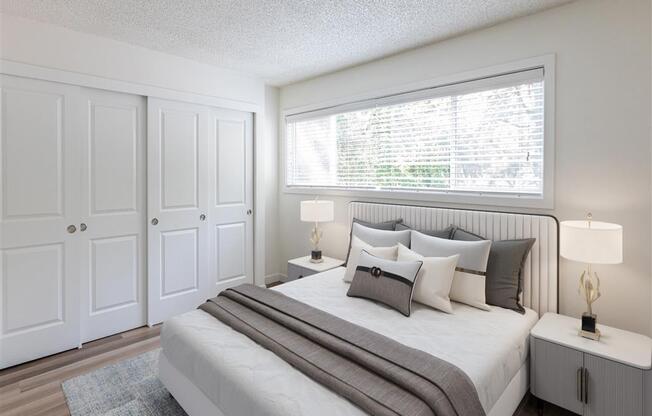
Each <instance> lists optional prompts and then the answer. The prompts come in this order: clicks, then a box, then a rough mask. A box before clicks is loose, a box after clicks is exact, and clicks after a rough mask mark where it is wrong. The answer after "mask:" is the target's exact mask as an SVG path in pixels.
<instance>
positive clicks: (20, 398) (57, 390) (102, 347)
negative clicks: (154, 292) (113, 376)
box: [0, 326, 161, 416]
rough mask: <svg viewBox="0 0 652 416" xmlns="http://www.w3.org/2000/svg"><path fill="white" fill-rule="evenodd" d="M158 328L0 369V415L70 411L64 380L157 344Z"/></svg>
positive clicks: (58, 414) (30, 415)
mask: <svg viewBox="0 0 652 416" xmlns="http://www.w3.org/2000/svg"><path fill="white" fill-rule="evenodd" d="M160 332H161V328H160V326H155V327H152V328H148V327H142V328H137V329H134V330H131V331H127V332H123V333H121V334H117V335H113V336H110V337H107V338H102V339H99V340H97V341H93V342H89V343H87V344H84V345H83V346H82V348H81V349H75V350H70V351H66V352H62V353H60V354H56V355H52V356H50V357H45V358H42V359H40V360H35V361H30V362H29V363H25V364H21V365H18V366H15V367H10V368H8V369H6V370H2V371H0V415H2V416H18V415H20V416H45V415H47V416H64V415H70V412H69V411H68V405H67V404H66V399H65V397H64V395H63V390H62V389H61V383H62V382H63V381H64V380H67V379H69V378H72V377H75V376H78V375H81V374H84V373H87V372H89V371H93V370H95V369H97V368H101V367H104V366H106V365H109V364H112V363H115V362H117V361H121V360H124V359H126V358H130V357H133V356H136V355H139V354H142V353H144V352H147V351H150V350H153V349H155V348H158V347H159V346H160V340H159V334H160Z"/></svg>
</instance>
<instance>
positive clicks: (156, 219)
mask: <svg viewBox="0 0 652 416" xmlns="http://www.w3.org/2000/svg"><path fill="white" fill-rule="evenodd" d="M157 224H158V218H156V217H154V218H152V225H157Z"/></svg>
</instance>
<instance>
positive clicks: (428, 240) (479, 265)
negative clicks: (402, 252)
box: [411, 230, 491, 311]
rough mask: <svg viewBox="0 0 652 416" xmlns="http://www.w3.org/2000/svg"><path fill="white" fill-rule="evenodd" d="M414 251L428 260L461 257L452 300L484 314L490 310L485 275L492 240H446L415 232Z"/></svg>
mask: <svg viewBox="0 0 652 416" xmlns="http://www.w3.org/2000/svg"><path fill="white" fill-rule="evenodd" d="M411 248H412V250H413V251H415V252H417V253H419V254H421V255H422V256H425V257H448V256H452V255H455V254H459V255H460V258H459V260H458V261H457V267H456V270H455V276H454V277H453V284H452V286H451V291H450V295H449V296H450V298H451V300H454V301H457V302H460V303H465V304H467V305H469V306H473V307H475V308H478V309H482V310H485V311H489V310H491V308H489V305H487V302H486V295H485V286H486V279H485V273H486V271H487V261H488V260H489V250H491V240H481V241H461V240H447V239H444V238H437V237H432V236H429V235H425V234H422V233H420V232H418V231H414V230H413V231H412V245H411Z"/></svg>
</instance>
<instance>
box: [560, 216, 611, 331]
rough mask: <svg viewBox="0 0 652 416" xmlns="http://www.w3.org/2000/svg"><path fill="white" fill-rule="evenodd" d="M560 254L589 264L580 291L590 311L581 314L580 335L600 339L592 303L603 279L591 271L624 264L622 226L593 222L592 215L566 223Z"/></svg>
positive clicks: (562, 228)
mask: <svg viewBox="0 0 652 416" xmlns="http://www.w3.org/2000/svg"><path fill="white" fill-rule="evenodd" d="M559 244H560V254H561V256H562V257H564V258H566V259H568V260H573V261H578V262H582V263H586V265H587V266H586V270H584V271H583V272H582V274H581V276H580V287H579V292H580V294H581V295H582V296H583V297H584V299H585V300H586V304H587V311H586V312H584V313H583V314H582V328H581V329H580V335H581V336H583V337H586V338H590V339H594V340H598V339H600V331H599V330H598V329H597V328H596V315H595V314H594V313H593V308H592V306H591V305H592V304H593V302H595V301H596V300H597V299H598V298H599V297H600V296H601V294H602V293H601V292H600V278H599V277H598V274H597V273H595V272H593V271H592V270H591V265H592V264H618V263H622V262H623V227H622V226H620V225H618V224H611V223H607V222H598V221H593V219H592V216H591V214H590V213H589V214H588V215H587V218H586V220H584V221H563V222H562V223H561V226H560V236H559Z"/></svg>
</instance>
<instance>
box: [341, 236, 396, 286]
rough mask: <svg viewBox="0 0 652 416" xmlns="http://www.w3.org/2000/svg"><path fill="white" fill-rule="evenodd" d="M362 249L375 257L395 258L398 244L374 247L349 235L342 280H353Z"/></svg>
mask: <svg viewBox="0 0 652 416" xmlns="http://www.w3.org/2000/svg"><path fill="white" fill-rule="evenodd" d="M362 250H366V251H367V252H369V253H371V254H372V255H374V256H376V257H380V258H383V259H387V260H392V261H394V260H396V256H397V253H398V246H397V245H394V246H392V247H374V246H372V245H371V244H367V243H366V242H364V241H362V240H360V239H359V238H358V237H356V236H353V237H351V248H350V249H349V256H348V257H349V261H348V263H346V271H345V272H344V281H345V282H351V280H353V275H354V274H355V269H356V267H358V261H359V258H360V253H361V252H362Z"/></svg>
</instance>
